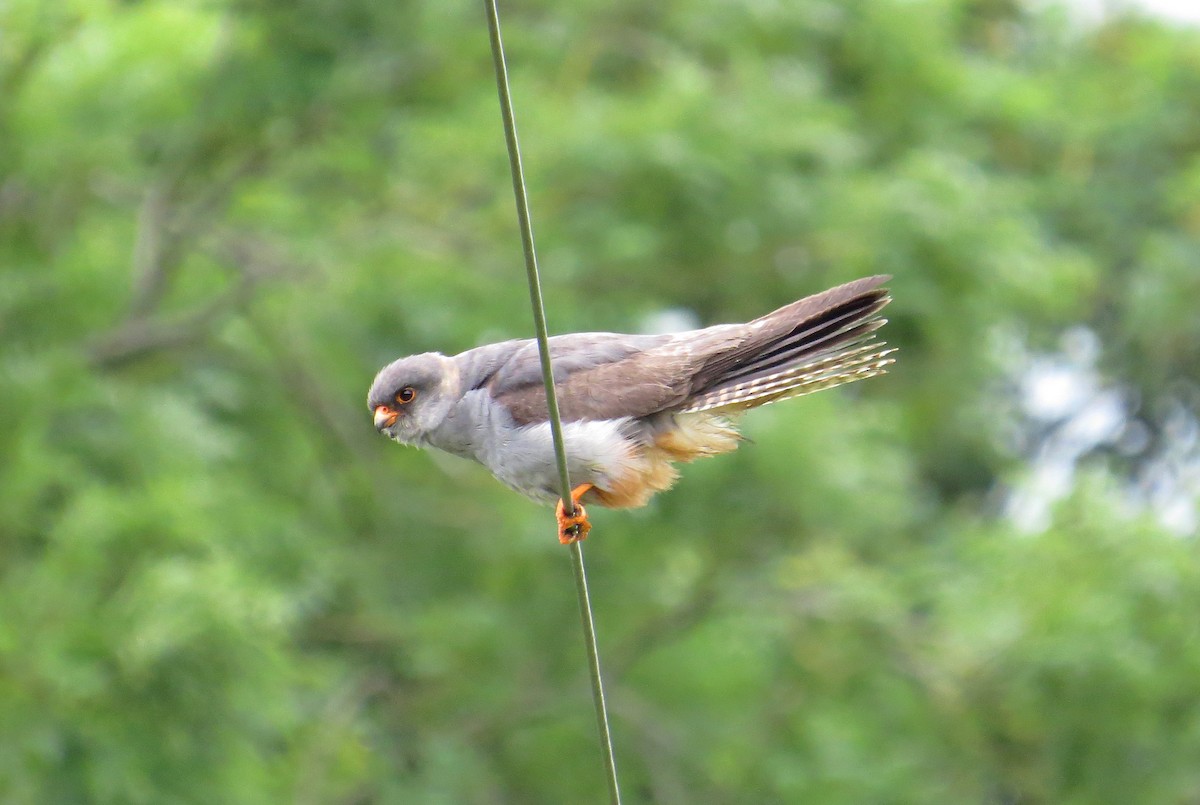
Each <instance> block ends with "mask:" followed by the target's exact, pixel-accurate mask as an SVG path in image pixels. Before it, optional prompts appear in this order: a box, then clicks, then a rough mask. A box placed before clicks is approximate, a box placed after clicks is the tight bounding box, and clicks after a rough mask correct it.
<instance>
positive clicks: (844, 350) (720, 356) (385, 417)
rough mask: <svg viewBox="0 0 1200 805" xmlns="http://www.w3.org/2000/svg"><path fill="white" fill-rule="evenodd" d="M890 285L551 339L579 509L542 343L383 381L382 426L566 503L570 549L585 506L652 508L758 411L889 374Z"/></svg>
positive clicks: (734, 438) (500, 347)
mask: <svg viewBox="0 0 1200 805" xmlns="http://www.w3.org/2000/svg"><path fill="white" fill-rule="evenodd" d="M888 279H889V277H887V276H877V277H866V278H864V279H859V280H855V281H854V282H849V283H846V284H845V285H839V286H838V287H836V288H831V289H830V290H828V291H825V292H824V293H819V294H815V295H813V296H809V297H806V298H804V299H801V300H799V301H796V302H792V303H791V304H790V305H785V306H784V307H781V308H779V309H778V310H776V311H773V312H771V313H768V314H766V315H765V316H761V317H759V318H757V319H754V320H753V321H751V322H747V323H745V324H719V325H716V326H713V327H705V328H703V329H699V330H691V331H689V332H683V333H673V334H667V335H623V334H620V333H573V334H570V335H559V336H554V337H552V338H550V339H549V345H550V357H551V361H552V364H553V368H554V384H555V388H556V391H557V394H558V404H559V411H560V414H561V419H562V434H563V442H564V446H565V448H566V453H567V468H568V471H569V473H570V476H571V478H572V479H573V480H574V481H578V482H579V485H578V486H576V487H575V488H574V489H572V490H571V503H572V504H573V509H574V510H573V511H571V512H567V511H566V510H565V506H564V501H562V500H560V499H559V493H558V486H557V484H558V480H559V475H558V466H557V463H556V460H555V453H554V444H553V440H552V438H551V430H550V422H549V413H548V410H547V406H546V390H545V388H544V386H543V384H542V371H541V363H540V359H539V356H538V346H537V342H536V341H535V340H533V339H520V340H513V341H504V342H501V343H498V344H488V345H486V346H482V347H476V348H475V349H471V350H467V351H466V352H462V353H460V354H458V355H453V356H447V355H443V354H441V353H438V352H426V353H423V354H420V355H413V356H410V357H407V358H400V359H399V360H396V361H393V362H392V363H389V364H388V365H387V366H385V367H383V369H381V370H380V371H379V373H378V374H377V375H376V376H375V381H374V382H373V383H372V384H371V390H370V392H369V393H368V395H367V407H368V408H369V409H370V410H371V413H372V415H373V417H374V422H375V428H376V429H377V430H378V431H379V432H381V433H383V434H385V435H386V436H388V437H390V438H391V439H393V440H395V441H397V442H400V443H402V444H407V445H414V446H417V447H432V448H437V449H439V450H443V451H445V452H447V453H452V454H454V455H456V456H462V457H464V458H468V459H472V460H474V461H478V462H479V463H480V464H482V465H484V466H485V467H487V468H488V469H489V470H491V472H492V474H493V475H495V476H496V478H498V479H499V480H500V481H502V482H503V483H504V484H506V485H508V486H509V487H511V488H512V489H514V490H516V491H517V492H520V493H521V494H523V495H525V496H526V497H529V498H531V499H532V500H534V501H537V502H539V503H545V504H552V503H554V502H555V501H558V510H557V518H558V529H559V539H560V541H562V542H563V543H564V544H569V543H571V542H574V541H576V540H579V539H583V538H584V537H586V536H587V532H588V530H589V529H590V528H591V525H590V523H589V522H588V519H587V512H586V510H585V509H584V506H583V505H582V504H583V503H587V504H593V503H594V504H598V505H600V506H607V507H611V508H625V507H632V506H642V505H645V503H646V502H647V501H648V500H649V499H650V498H651V496H653V495H654V494H655V493H657V492H661V491H663V490H665V489H668V488H670V487H671V485H672V484H673V483H674V482H675V480H676V478H678V475H679V473H678V470H677V469H676V468H675V464H676V463H678V462H687V461H692V460H694V459H697V458H701V457H703V456H714V455H717V454H719V453H728V452H730V451H731V450H734V449H736V448H737V446H738V442H739V441H740V439H741V437H740V435H739V434H738V431H737V427H736V423H735V420H736V418H737V416H738V415H739V414H741V413H743V412H745V411H747V410H748V409H751V408H757V407H759V406H761V405H767V404H768V403H773V402H778V401H779V400H787V399H790V398H792V397H799V396H801V395H803V394H810V393H812V392H814V391H820V390H821V389H827V388H833V387H834V386H840V385H843V384H845V383H850V382H852V381H855V380H862V379H863V378H867V377H873V376H874V375H878V374H882V373H884V372H885V371H886V370H887V366H888V365H889V364H891V363H893V362H894V361H893V358H892V357H891V355H892V353H893V352H894V351H895V350H893V349H888V348H887V347H886V345H885V343H884V342H883V341H880V340H879V339H878V337H877V335H876V331H877V330H878V329H879V328H880V327H882V326H883V325H884V323H885V322H886V319H884V318H882V316H881V315H880V311H881V310H882V309H883V307H884V305H886V304H887V303H888V302H889V301H890V300H891V297H890V296H889V295H888V291H887V289H886V288H883V287H881V286H882V285H883V284H884V283H885V282H886V281H887V280H888Z"/></svg>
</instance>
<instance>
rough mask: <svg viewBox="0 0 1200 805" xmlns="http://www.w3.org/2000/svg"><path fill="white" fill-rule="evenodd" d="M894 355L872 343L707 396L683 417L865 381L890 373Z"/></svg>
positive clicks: (686, 409) (743, 407)
mask: <svg viewBox="0 0 1200 805" xmlns="http://www.w3.org/2000/svg"><path fill="white" fill-rule="evenodd" d="M894 352H896V350H895V349H894V348H887V346H886V344H885V343H884V342H882V341H875V340H873V339H872V340H869V341H867V342H866V343H863V344H860V345H858V346H855V347H853V348H851V349H846V350H841V351H839V352H837V353H835V354H833V355H828V356H825V357H823V358H820V359H818V360H815V361H811V362H808V363H805V364H802V365H799V366H790V367H787V368H785V369H781V370H780V371H778V372H775V373H773V374H768V375H764V376H762V377H758V378H755V379H754V380H749V381H745V382H741V383H736V384H733V385H730V386H725V387H723V388H720V389H714V390H713V391H710V392H706V393H704V394H701V395H699V396H698V397H696V398H694V399H692V400H691V401H690V402H689V403H688V405H687V406H686V407H684V408H683V409H682V410H681V413H698V412H701V411H708V412H712V413H734V412H737V411H744V410H746V409H749V408H757V407H759V406H762V405H768V404H770V403H773V402H779V401H780V400H787V399H791V398H792V397H800V396H802V395H804V394H811V393H813V392H814V391H822V390H824V389H829V388H834V387H836V386H841V385H845V384H846V383H852V382H854V381H855V380H864V379H866V378H868V377H874V376H875V375H880V374H884V373H886V372H887V367H888V366H889V365H890V364H892V363H895V358H893V357H891V356H892V354H893V353H894Z"/></svg>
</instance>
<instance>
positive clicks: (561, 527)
mask: <svg viewBox="0 0 1200 805" xmlns="http://www.w3.org/2000/svg"><path fill="white" fill-rule="evenodd" d="M591 488H592V485H591V484H580V485H579V486H577V487H575V488H574V489H572V490H571V502H572V503H573V504H575V511H574V513H572V514H567V513H566V512H565V511H564V510H563V502H562V501H561V500H560V501H559V502H558V508H557V509H556V510H555V512H554V514H555V516H556V517H557V518H558V541H559V542H561V543H562V544H563V545H570V544H571V543H573V542H578V541H579V540H581V539H587V535H588V532H589V531H591V530H592V524H591V523H589V522H588V516H587V512H586V511H584V508H583V505H582V504H581V503H580V502H579V499H580V498H581V497H583V496H584V494H585V493H586V492H587V491H588V490H589V489H591Z"/></svg>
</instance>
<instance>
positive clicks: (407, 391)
mask: <svg viewBox="0 0 1200 805" xmlns="http://www.w3.org/2000/svg"><path fill="white" fill-rule="evenodd" d="M415 399H417V390H416V389H415V388H413V387H412V386H405V387H404V388H402V389H400V390H399V391H397V392H396V402H397V403H399V404H400V405H407V404H408V403H410V402H412V401H413V400H415Z"/></svg>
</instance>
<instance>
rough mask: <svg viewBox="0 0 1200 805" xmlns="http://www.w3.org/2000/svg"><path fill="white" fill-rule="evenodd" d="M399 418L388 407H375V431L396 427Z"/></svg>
mask: <svg viewBox="0 0 1200 805" xmlns="http://www.w3.org/2000/svg"><path fill="white" fill-rule="evenodd" d="M398 416H399V414H397V413H396V412H395V411H393V410H392V409H391V408H388V407H387V406H386V405H377V406H375V430H383V429H384V428H390V427H391V426H392V425H395V424H396V417H398Z"/></svg>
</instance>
